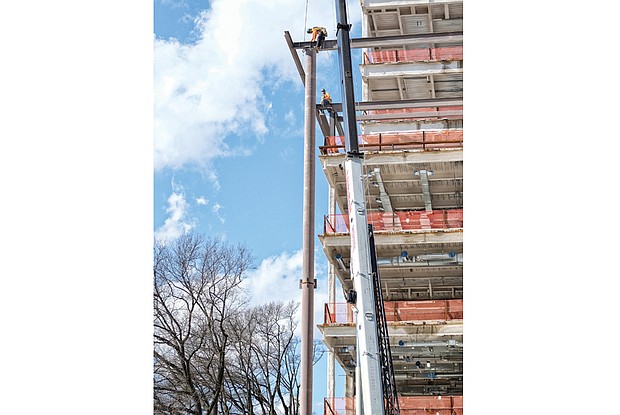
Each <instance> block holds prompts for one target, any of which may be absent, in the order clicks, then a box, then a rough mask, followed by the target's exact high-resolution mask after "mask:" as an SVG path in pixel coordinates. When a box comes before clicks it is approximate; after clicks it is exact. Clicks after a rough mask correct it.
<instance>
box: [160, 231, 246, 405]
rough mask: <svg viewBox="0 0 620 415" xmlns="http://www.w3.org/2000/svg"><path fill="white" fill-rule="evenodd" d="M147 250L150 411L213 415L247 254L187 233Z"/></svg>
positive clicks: (244, 249) (222, 382)
mask: <svg viewBox="0 0 620 415" xmlns="http://www.w3.org/2000/svg"><path fill="white" fill-rule="evenodd" d="M154 251H155V252H154V274H155V278H154V291H153V297H154V298H153V299H154V338H155V340H154V409H155V412H156V413H161V414H195V415H203V414H208V415H215V414H216V413H218V404H219V402H220V395H221V393H222V390H223V384H224V375H225V360H226V359H225V358H226V351H227V346H228V337H229V334H228V332H227V330H228V329H227V321H228V320H229V318H231V316H234V315H235V314H236V313H238V312H240V311H241V308H242V306H243V302H241V301H240V296H241V295H242V293H243V292H242V290H241V288H240V286H239V284H240V283H241V281H242V277H243V274H244V272H245V271H246V270H247V269H248V267H249V265H250V263H251V257H250V254H249V251H248V250H247V249H246V248H245V247H243V246H237V247H231V246H228V245H225V244H222V243H221V241H219V240H216V239H206V238H204V237H201V236H196V235H193V234H187V235H184V236H182V237H181V238H179V239H178V240H177V241H175V242H174V243H172V244H160V243H156V245H155V250H154Z"/></svg>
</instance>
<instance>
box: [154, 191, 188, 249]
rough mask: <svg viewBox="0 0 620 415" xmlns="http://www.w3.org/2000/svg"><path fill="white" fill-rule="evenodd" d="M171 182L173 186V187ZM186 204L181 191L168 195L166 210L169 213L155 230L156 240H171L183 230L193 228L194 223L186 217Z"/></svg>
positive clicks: (186, 230)
mask: <svg viewBox="0 0 620 415" xmlns="http://www.w3.org/2000/svg"><path fill="white" fill-rule="evenodd" d="M174 187H175V186H174V183H173V188H174ZM187 208H188V204H187V201H186V200H185V195H184V194H183V193H177V192H173V193H172V194H171V195H170V196H169V197H168V208H167V209H166V212H168V213H169V216H168V218H166V220H165V222H164V224H163V225H162V226H160V227H159V228H158V229H157V230H156V231H155V238H156V239H158V240H166V241H171V240H174V239H176V238H178V237H179V236H181V235H182V234H184V233H185V232H188V231H190V230H191V229H193V228H194V226H195V223H193V221H192V220H188V218H187Z"/></svg>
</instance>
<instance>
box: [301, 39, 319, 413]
mask: <svg viewBox="0 0 620 415" xmlns="http://www.w3.org/2000/svg"><path fill="white" fill-rule="evenodd" d="M305 53H306V71H305V75H306V79H305V82H304V85H305V102H304V107H305V117H304V123H305V125H304V196H303V204H304V208H303V242H302V270H301V272H302V280H301V385H300V390H299V410H300V412H299V413H300V415H312V349H313V341H314V339H313V331H314V329H313V326H314V321H313V320H314V287H315V280H314V186H315V184H314V176H315V168H314V163H315V158H316V154H315V152H316V150H315V149H316V137H315V133H316V126H315V122H316V121H315V118H316V103H315V101H316V52H315V51H314V49H312V48H307V49H305Z"/></svg>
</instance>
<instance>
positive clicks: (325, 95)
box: [321, 88, 332, 107]
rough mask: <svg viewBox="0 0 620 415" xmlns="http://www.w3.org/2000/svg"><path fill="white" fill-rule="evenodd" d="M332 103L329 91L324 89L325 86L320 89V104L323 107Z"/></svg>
mask: <svg viewBox="0 0 620 415" xmlns="http://www.w3.org/2000/svg"><path fill="white" fill-rule="evenodd" d="M331 104H332V97H331V96H330V95H329V92H326V91H325V88H323V89H321V105H323V106H324V107H327V106H330V105H331Z"/></svg>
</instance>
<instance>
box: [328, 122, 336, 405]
mask: <svg viewBox="0 0 620 415" xmlns="http://www.w3.org/2000/svg"><path fill="white" fill-rule="evenodd" d="M329 113H330V117H331V122H330V128H334V129H335V121H336V120H335V117H334V112H333V111H330V112H329ZM332 135H333V134H332ZM327 201H328V209H327V212H328V214H329V215H330V217H332V218H333V217H335V216H333V215H335V214H336V189H334V188H333V187H331V186H329V194H328V199H327ZM327 267H328V269H327V303H328V304H329V305H330V307H335V304H336V270H335V267H334V265H333V264H332V263H331V262H329V261H328V265H327ZM334 311H336V310H335V308H334ZM335 395H336V355H335V353H334V351H333V350H329V351H328V352H327V397H328V398H330V399H331V398H334V397H335Z"/></svg>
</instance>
